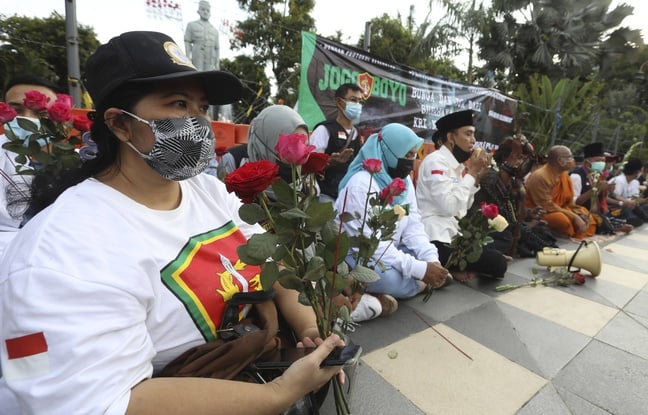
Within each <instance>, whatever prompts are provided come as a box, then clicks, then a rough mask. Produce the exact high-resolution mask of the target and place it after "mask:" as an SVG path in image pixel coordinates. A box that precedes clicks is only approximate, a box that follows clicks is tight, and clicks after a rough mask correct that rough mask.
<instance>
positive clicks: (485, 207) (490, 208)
mask: <svg viewBox="0 0 648 415" xmlns="http://www.w3.org/2000/svg"><path fill="white" fill-rule="evenodd" d="M481 211H482V215H484V216H485V217H486V218H488V219H495V218H496V217H497V215H499V208H498V207H497V205H496V204H494V203H486V202H482V204H481Z"/></svg>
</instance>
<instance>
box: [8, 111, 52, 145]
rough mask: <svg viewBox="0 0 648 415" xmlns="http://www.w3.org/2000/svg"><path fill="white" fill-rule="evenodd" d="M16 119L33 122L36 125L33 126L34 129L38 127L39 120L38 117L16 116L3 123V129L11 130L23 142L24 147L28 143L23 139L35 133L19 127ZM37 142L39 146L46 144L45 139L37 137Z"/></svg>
mask: <svg viewBox="0 0 648 415" xmlns="http://www.w3.org/2000/svg"><path fill="white" fill-rule="evenodd" d="M18 119H22V120H26V121H30V122H32V123H34V124H35V125H36V127H35V129H36V130H38V129H40V120H39V119H38V118H32V117H23V116H18V117H16V118H14V119H13V120H11V121H9V122H8V123H6V124H5V125H4V129H5V131H11V132H12V133H13V134H14V135H15V136H16V137H17V138H19V139H20V140H21V141H24V142H25V147H26V146H28V145H29V142H27V141H25V140H26V139H27V137H29V136H30V135H32V134H35V133H34V132H33V131H29V130H27V129H25V128H23V127H21V126H20V124H18ZM38 144H39V145H40V146H41V147H43V146H45V145H46V144H47V142H46V140H45V139H43V138H39V139H38Z"/></svg>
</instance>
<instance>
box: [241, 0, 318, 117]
mask: <svg viewBox="0 0 648 415" xmlns="http://www.w3.org/2000/svg"><path fill="white" fill-rule="evenodd" d="M237 1H238V3H239V6H240V7H241V8H242V9H244V10H246V11H247V13H248V16H249V17H248V18H247V19H246V20H243V21H240V22H238V29H239V30H240V33H239V36H237V37H235V38H234V39H233V40H232V41H231V46H232V48H233V49H244V48H247V47H251V48H252V51H253V58H252V59H253V60H254V61H255V62H256V63H257V64H258V65H259V66H261V67H265V66H266V65H269V66H270V68H271V70H272V73H273V75H274V77H275V80H276V82H277V94H276V97H277V98H281V99H283V100H284V102H285V103H286V104H287V105H290V106H292V105H294V104H295V103H296V101H297V93H298V85H299V64H300V62H301V32H302V31H310V32H312V31H314V29H315V20H314V19H313V18H312V17H311V16H310V13H311V11H312V10H313V7H314V6H315V2H314V0H289V1H284V0H237Z"/></svg>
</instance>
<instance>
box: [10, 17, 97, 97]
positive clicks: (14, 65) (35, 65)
mask: <svg viewBox="0 0 648 415" xmlns="http://www.w3.org/2000/svg"><path fill="white" fill-rule="evenodd" d="M77 31H78V39H79V62H81V63H82V64H83V62H85V61H86V59H87V58H88V57H89V56H90V55H91V54H92V53H93V52H94V51H95V50H96V49H97V47H98V46H99V41H98V40H97V35H96V34H95V32H94V30H93V29H92V28H91V27H89V26H84V25H79V26H78V28H77ZM0 44H1V46H0V65H2V66H0V86H4V85H5V84H6V82H7V81H8V80H9V79H10V78H12V77H14V76H16V75H19V74H33V75H36V76H41V77H43V78H46V79H50V80H52V81H53V82H55V83H57V84H58V85H59V87H60V88H61V90H62V91H67V89H68V83H67V77H68V68H67V55H66V49H65V45H66V34H65V18H64V17H63V16H61V15H60V14H58V13H56V12H54V13H52V14H51V16H50V17H46V18H37V17H36V18H31V17H23V16H11V17H7V16H5V15H0Z"/></svg>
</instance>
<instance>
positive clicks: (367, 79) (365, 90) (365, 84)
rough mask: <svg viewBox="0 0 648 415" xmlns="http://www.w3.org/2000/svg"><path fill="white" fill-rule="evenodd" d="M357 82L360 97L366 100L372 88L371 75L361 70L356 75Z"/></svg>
mask: <svg viewBox="0 0 648 415" xmlns="http://www.w3.org/2000/svg"><path fill="white" fill-rule="evenodd" d="M358 84H359V86H360V89H362V98H364V100H365V101H366V100H368V99H369V97H370V96H371V90H372V89H373V76H371V75H369V74H368V73H367V72H363V73H361V74H360V75H358Z"/></svg>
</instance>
